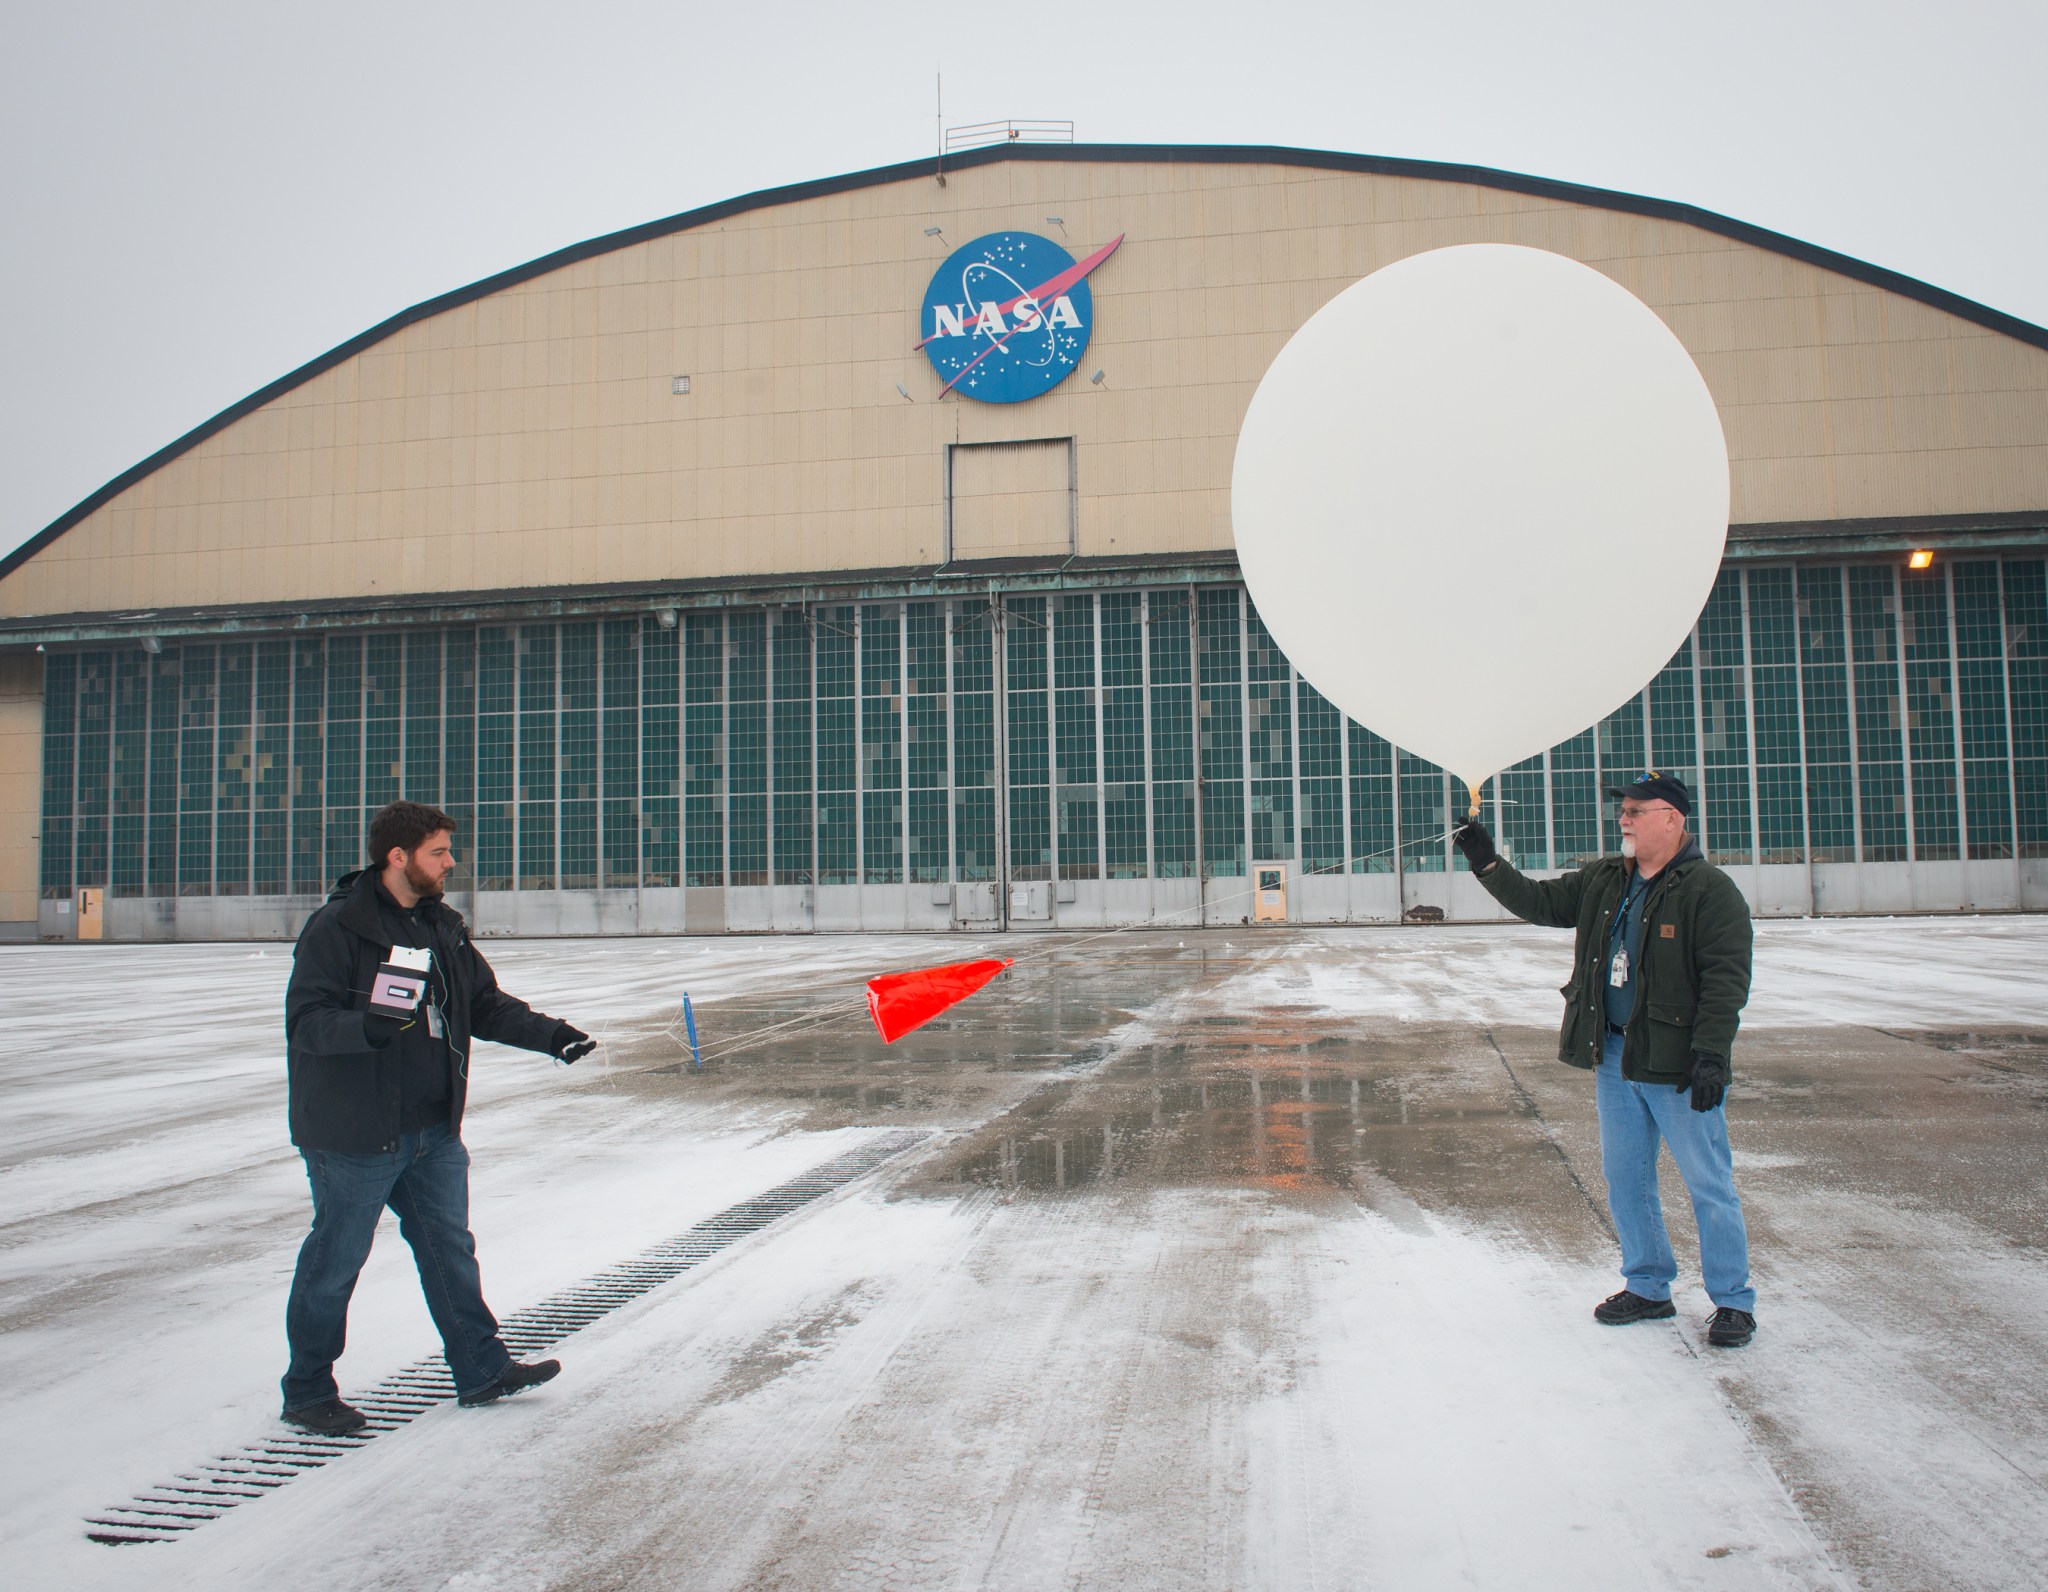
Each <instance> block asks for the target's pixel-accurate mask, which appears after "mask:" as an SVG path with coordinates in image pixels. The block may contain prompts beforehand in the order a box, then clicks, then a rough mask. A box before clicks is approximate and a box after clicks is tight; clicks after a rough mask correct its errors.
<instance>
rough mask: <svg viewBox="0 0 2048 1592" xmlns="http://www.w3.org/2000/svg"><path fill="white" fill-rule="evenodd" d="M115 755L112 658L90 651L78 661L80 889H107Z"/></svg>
mask: <svg viewBox="0 0 2048 1592" xmlns="http://www.w3.org/2000/svg"><path fill="white" fill-rule="evenodd" d="M113 753H114V655H113V654H112V653H110V652H101V651H95V652H88V653H85V654H83V655H81V656H80V658H79V660H78V752H77V756H78V783H77V787H76V793H75V795H74V797H73V806H72V814H73V823H74V825H75V828H74V830H73V835H74V839H73V847H74V853H73V861H72V882H73V884H74V885H75V886H77V887H78V888H80V889H97V890H104V889H105V888H106V886H107V873H108V869H109V867H110V865H111V864H110V860H109V857H108V843H109V834H108V817H109V813H108V807H109V803H110V802H111V800H112V791H111V788H110V781H111V776H112V772H113Z"/></svg>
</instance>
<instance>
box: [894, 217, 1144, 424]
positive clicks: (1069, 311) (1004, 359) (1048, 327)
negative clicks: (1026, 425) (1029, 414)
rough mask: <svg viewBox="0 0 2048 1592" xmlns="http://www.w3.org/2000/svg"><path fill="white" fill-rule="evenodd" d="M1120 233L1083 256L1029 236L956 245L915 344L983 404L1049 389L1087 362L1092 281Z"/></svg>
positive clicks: (994, 236)
mask: <svg viewBox="0 0 2048 1592" xmlns="http://www.w3.org/2000/svg"><path fill="white" fill-rule="evenodd" d="M1123 241H1124V240H1123V234H1122V233H1119V234H1117V236H1116V237H1115V238H1114V239H1112V240H1111V241H1110V242H1109V243H1107V244H1105V245H1103V247H1101V248H1100V249H1097V250H1096V251H1095V252H1094V253H1093V254H1091V255H1089V256H1088V258H1087V259H1085V260H1076V259H1075V258H1074V257H1073V256H1072V255H1071V254H1069V253H1067V251H1066V250H1065V249H1063V248H1061V247H1060V246H1059V245H1058V244H1057V243H1054V242H1053V241H1052V240H1051V239H1050V238H1041V237H1039V236H1037V235H1036V234H1035V233H1030V232H991V233H989V234H988V235H987V236H986V237H981V238H976V239H975V240H974V241H973V242H972V243H969V244H965V245H963V246H962V247H960V248H958V249H955V250H954V251H953V253H952V254H951V255H949V256H948V257H947V259H946V263H945V264H944V265H942V266H940V267H939V269H938V274H937V275H935V276H934V277H933V278H932V282H931V286H930V287H928V288H926V289H925V293H924V313H923V315H922V317H921V319H920V321H919V324H918V337H919V339H920V341H919V343H918V347H920V348H922V349H923V350H924V351H925V356H926V357H927V358H928V359H930V360H931V362H932V368H933V369H934V370H936V371H937V372H938V373H939V375H940V376H942V377H943V378H944V379H945V383H946V385H945V386H944V387H942V388H941V389H940V392H941V393H942V394H943V393H948V392H952V391H954V390H956V389H957V390H958V391H959V392H960V393H962V394H963V395H964V396H966V397H969V398H975V399H979V400H980V401H981V402H982V403H985V404H1014V403H1022V402H1023V401H1024V400H1025V399H1027V398H1036V397H1037V396H1038V395H1039V394H1040V393H1045V392H1050V391H1052V389H1053V388H1055V387H1057V386H1058V385H1059V384H1060V383H1061V382H1062V381H1064V380H1066V378H1067V377H1068V375H1070V374H1071V373H1072V372H1073V369H1074V367H1075V366H1076V365H1078V364H1079V363H1080V361H1081V355H1082V354H1083V353H1085V352H1086V351H1087V348H1088V335H1089V333H1090V332H1091V331H1092V330H1093V329H1094V326H1095V295H1094V293H1093V292H1091V291H1090V289H1089V287H1088V275H1089V273H1090V272H1091V271H1093V270H1094V269H1095V268H1096V267H1097V266H1098V265H1100V264H1102V262H1103V261H1104V260H1106V259H1108V258H1109V257H1110V256H1111V255H1112V254H1114V253H1116V250H1117V245H1118V244H1120V243H1122V242H1123Z"/></svg>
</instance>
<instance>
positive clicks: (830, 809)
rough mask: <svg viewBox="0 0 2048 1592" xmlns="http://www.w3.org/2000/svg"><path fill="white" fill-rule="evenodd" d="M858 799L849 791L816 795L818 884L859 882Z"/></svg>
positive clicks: (835, 791)
mask: <svg viewBox="0 0 2048 1592" xmlns="http://www.w3.org/2000/svg"><path fill="white" fill-rule="evenodd" d="M858 800H859V798H858V795H857V793H856V792H854V791H850V790H844V791H840V790H829V791H828V790H821V791H819V792H818V883H820V884H858V883H859V882H860V867H859V859H860V821H859V807H858Z"/></svg>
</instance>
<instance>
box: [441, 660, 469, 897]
mask: <svg viewBox="0 0 2048 1592" xmlns="http://www.w3.org/2000/svg"><path fill="white" fill-rule="evenodd" d="M441 673H442V684H441V693H442V702H443V715H444V716H443V719H442V724H441V808H442V810H443V811H444V812H446V813H447V814H448V816H449V817H451V818H453V819H454V820H455V822H456V824H457V826H458V829H457V837H456V855H457V856H458V857H460V858H462V859H463V860H464V861H465V862H470V861H473V860H474V859H473V857H472V855H471V852H472V849H473V847H474V844H475V840H476V632H475V631H474V630H471V629H468V628H466V627H465V628H463V629H459V630H450V631H449V632H448V633H447V634H446V635H445V636H443V637H442V652H441ZM472 882H473V881H472Z"/></svg>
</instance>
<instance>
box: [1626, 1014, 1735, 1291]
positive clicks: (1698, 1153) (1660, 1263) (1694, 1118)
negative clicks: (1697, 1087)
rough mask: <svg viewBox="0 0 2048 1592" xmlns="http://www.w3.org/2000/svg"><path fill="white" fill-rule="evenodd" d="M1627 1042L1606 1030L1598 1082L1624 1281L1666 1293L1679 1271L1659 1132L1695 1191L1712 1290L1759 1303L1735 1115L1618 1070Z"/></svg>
mask: <svg viewBox="0 0 2048 1592" xmlns="http://www.w3.org/2000/svg"><path fill="white" fill-rule="evenodd" d="M1621 1044H1622V1040H1621V1035H1619V1034H1609V1035H1608V1036H1607V1043H1606V1045H1605V1046H1604V1047H1603V1048H1602V1050H1601V1053H1600V1066H1599V1069H1598V1070H1597V1071H1596V1072H1595V1073H1594V1083H1595V1095H1596V1097H1597V1098H1598V1100H1599V1103H1600V1169H1601V1170H1602V1171H1603V1172H1605V1173H1606V1174H1607V1208H1608V1210H1609V1211H1611V1212H1612V1213H1613V1214H1614V1232H1615V1236H1616V1237H1617V1238H1619V1239H1620V1240H1621V1275H1622V1278H1623V1281H1624V1282H1625V1283H1626V1284H1627V1287H1628V1291H1629V1292H1630V1293H1633V1294H1640V1295H1641V1296H1642V1297H1643V1298H1645V1299H1669V1298H1670V1297H1671V1284H1672V1283H1673V1281H1675V1280H1676V1279H1677V1276H1678V1262H1677V1260H1676V1259H1675V1258H1674V1257H1673V1256H1672V1253H1671V1235H1670V1234H1669V1233H1667V1232H1666V1231H1665V1230H1664V1204H1663V1201H1662V1199H1661V1198H1660V1197H1659V1196H1658V1193H1657V1146H1658V1143H1659V1141H1660V1139H1661V1141H1662V1142H1663V1143H1665V1144H1668V1145H1670V1146H1671V1159H1672V1160H1674V1161H1676V1162H1677V1163H1678V1171H1679V1174H1680V1175H1681V1176H1682V1177H1683V1178H1684V1179H1685V1186H1686V1188H1687V1190H1688V1191H1689V1192H1690V1193H1691V1194H1692V1212H1693V1216H1694V1218H1695V1219H1696V1220H1697V1221H1698V1222H1699V1229H1700V1278H1701V1281H1703V1282H1704V1283H1705V1284H1706V1288H1707V1297H1708V1298H1709V1299H1711V1300H1713V1301H1714V1303H1715V1304H1717V1305H1726V1306H1728V1307H1729V1308H1730V1309H1733V1310H1747V1311H1751V1312H1754V1311H1755V1309H1756V1290H1755V1289H1754V1288H1752V1287H1750V1285H1749V1232H1748V1230H1747V1229H1746V1228H1745V1227H1744V1226H1743V1223H1742V1201H1741V1199H1740V1198H1738V1197H1737V1195H1736V1193H1735V1165H1734V1162H1733V1160H1732V1159H1731V1157H1730V1155H1729V1151H1728V1114H1727V1112H1726V1111H1725V1110H1724V1109H1723V1108H1722V1107H1721V1106H1716V1107H1714V1109H1713V1110H1711V1111H1695V1110H1693V1108H1692V1096H1691V1094H1690V1093H1689V1092H1681V1091H1680V1090H1678V1089H1675V1088H1673V1087H1672V1086H1671V1085H1670V1084H1668V1083H1631V1082H1629V1081H1628V1079H1626V1078H1624V1077H1622V1075H1621Z"/></svg>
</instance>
